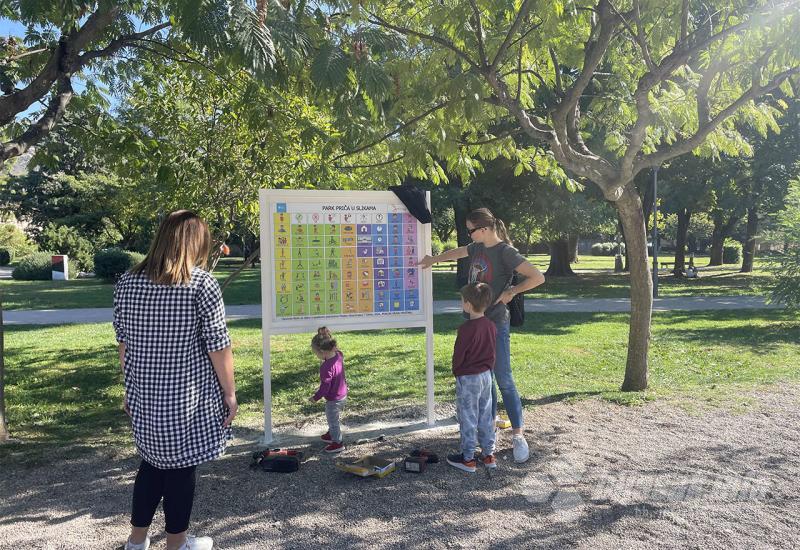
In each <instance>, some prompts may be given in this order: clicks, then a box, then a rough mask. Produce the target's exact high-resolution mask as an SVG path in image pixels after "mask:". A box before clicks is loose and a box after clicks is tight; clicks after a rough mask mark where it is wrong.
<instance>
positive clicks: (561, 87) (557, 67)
mask: <svg viewBox="0 0 800 550" xmlns="http://www.w3.org/2000/svg"><path fill="white" fill-rule="evenodd" d="M547 49H548V50H550V59H552V60H553V73H555V77H556V93H557V94H558V96H559V97H564V85H563V83H562V81H561V66H560V65H559V64H558V56H556V51H555V50H554V49H553V47H552V46H550V47H549V48H547Z"/></svg>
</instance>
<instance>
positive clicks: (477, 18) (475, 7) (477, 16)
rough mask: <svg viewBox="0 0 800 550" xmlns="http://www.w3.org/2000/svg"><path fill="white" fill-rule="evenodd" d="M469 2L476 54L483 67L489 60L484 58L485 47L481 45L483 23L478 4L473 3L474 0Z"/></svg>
mask: <svg viewBox="0 0 800 550" xmlns="http://www.w3.org/2000/svg"><path fill="white" fill-rule="evenodd" d="M469 3H470V5H471V6H472V16H473V17H474V18H475V36H476V37H477V39H478V55H479V56H480V65H481V67H485V66H486V65H488V64H489V60H488V59H487V58H486V48H485V46H484V45H483V24H482V23H481V12H480V10H479V9H478V4H476V3H475V0H469Z"/></svg>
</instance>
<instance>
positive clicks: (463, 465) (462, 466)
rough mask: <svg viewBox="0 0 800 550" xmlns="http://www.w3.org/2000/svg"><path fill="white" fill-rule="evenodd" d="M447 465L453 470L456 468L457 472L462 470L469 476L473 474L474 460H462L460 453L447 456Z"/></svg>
mask: <svg viewBox="0 0 800 550" xmlns="http://www.w3.org/2000/svg"><path fill="white" fill-rule="evenodd" d="M447 463H448V464H449V465H450V466H452V467H453V468H458V469H459V470H463V471H465V472H469V473H471V474H474V473H475V466H476V461H475V459H474V458H473V459H472V460H464V455H462V454H461V453H458V454H457V455H455V454H454V455H447Z"/></svg>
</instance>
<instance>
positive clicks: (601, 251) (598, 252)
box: [591, 243, 625, 256]
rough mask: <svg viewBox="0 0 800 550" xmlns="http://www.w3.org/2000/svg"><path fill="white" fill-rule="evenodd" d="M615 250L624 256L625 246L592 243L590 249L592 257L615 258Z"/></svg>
mask: <svg viewBox="0 0 800 550" xmlns="http://www.w3.org/2000/svg"><path fill="white" fill-rule="evenodd" d="M617 250H620V251H621V253H622V254H625V244H624V243H622V245H618V244H617V243H594V244H593V245H592V248H591V253H592V256H616V255H617Z"/></svg>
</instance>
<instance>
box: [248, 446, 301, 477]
mask: <svg viewBox="0 0 800 550" xmlns="http://www.w3.org/2000/svg"><path fill="white" fill-rule="evenodd" d="M302 460H303V452H302V451H298V450H297V449H265V450H263V451H258V452H256V453H253V461H252V462H251V463H250V468H252V469H257V468H260V469H261V470H262V471H264V472H281V473H288V472H296V471H297V470H299V469H300V464H301V461H302Z"/></svg>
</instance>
